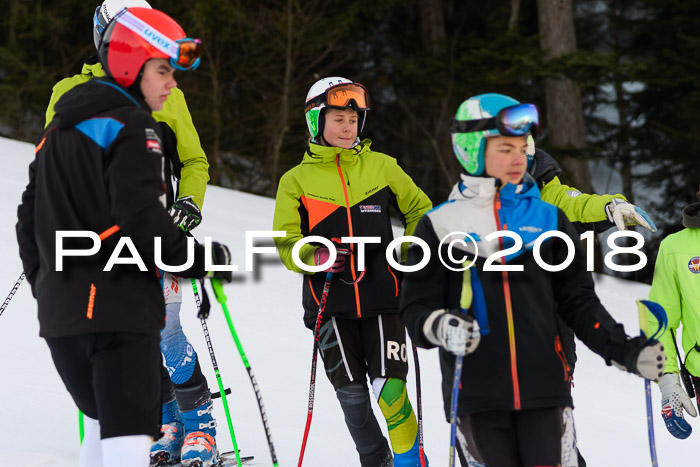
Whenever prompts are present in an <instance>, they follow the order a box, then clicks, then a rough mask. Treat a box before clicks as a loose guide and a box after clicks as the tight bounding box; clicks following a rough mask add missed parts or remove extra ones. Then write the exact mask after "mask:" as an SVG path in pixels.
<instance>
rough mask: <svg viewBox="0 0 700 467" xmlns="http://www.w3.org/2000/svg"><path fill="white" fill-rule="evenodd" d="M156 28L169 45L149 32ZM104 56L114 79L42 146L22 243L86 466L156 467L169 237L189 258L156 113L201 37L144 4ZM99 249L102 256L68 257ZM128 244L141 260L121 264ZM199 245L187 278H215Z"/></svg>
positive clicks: (22, 212)
mask: <svg viewBox="0 0 700 467" xmlns="http://www.w3.org/2000/svg"><path fill="white" fill-rule="evenodd" d="M153 29H155V30H158V31H159V32H160V36H159V37H158V38H157V39H158V41H159V42H158V41H157V40H156V39H155V38H152V36H149V35H147V34H145V31H146V30H153ZM163 43H166V44H168V48H164V47H160V48H159V47H157V46H158V45H161V44H163ZM161 50H167V52H168V53H164V52H163V51H161ZM98 54H99V56H100V60H101V61H102V63H105V64H108V66H106V67H105V72H106V77H104V78H100V79H94V80H90V81H88V82H87V83H85V84H84V85H82V86H79V87H76V88H75V89H72V90H70V91H68V92H66V93H65V94H64V95H63V96H62V97H61V98H60V99H59V101H58V102H57V103H56V107H55V110H56V114H55V117H54V118H53V119H52V121H51V123H50V124H49V126H48V128H47V129H46V131H45V132H44V134H43V136H42V138H41V140H40V141H39V143H38V145H37V147H36V158H35V160H34V161H33V162H32V164H31V165H30V171H29V172H30V180H29V184H28V185H27V189H26V190H25V192H24V194H23V196H22V204H21V205H20V206H19V208H18V219H19V220H18V223H17V237H18V243H19V246H20V256H21V258H22V262H23V265H24V270H25V273H26V276H27V279H28V281H29V283H30V284H31V287H32V293H33V294H34V296H35V297H36V298H37V301H38V310H39V324H40V335H41V336H42V337H44V338H45V339H46V342H47V345H48V346H49V349H50V350H51V355H52V358H53V360H54V363H55V366H56V369H57V371H58V373H59V375H60V376H61V378H62V380H63V382H64V384H65V385H66V388H67V389H68V391H69V393H70V394H71V396H72V397H73V400H74V401H75V403H76V405H77V406H78V408H79V409H80V410H81V411H82V412H83V413H84V414H85V437H84V440H83V445H82V448H81V455H80V465H81V467H88V466H90V467H94V466H102V465H104V466H122V465H129V466H146V465H148V464H149V462H150V461H149V451H150V446H151V443H152V440H153V438H154V437H157V436H158V435H159V428H160V412H161V408H160V407H161V396H160V390H161V387H160V385H161V383H160V374H159V367H160V366H161V352H160V348H159V341H160V335H159V332H160V329H162V328H163V325H164V318H165V313H164V308H165V304H164V300H163V293H162V289H161V284H160V278H159V276H158V270H157V269H156V266H155V258H154V254H155V241H156V239H160V243H161V245H162V248H161V249H162V254H161V255H160V256H161V258H162V261H163V262H164V263H165V264H169V265H180V264H184V263H185V261H186V260H187V247H186V242H187V239H186V235H185V233H184V232H182V231H181V230H180V229H178V228H177V227H175V226H174V225H173V223H172V219H171V218H170V216H169V215H168V212H167V211H166V209H165V206H166V203H165V198H166V193H165V183H166V178H165V174H164V169H163V167H164V162H165V161H164V156H163V150H162V147H163V142H162V135H161V132H160V128H159V127H158V126H157V125H156V123H155V121H154V120H153V118H152V117H151V112H152V111H156V110H160V109H161V108H162V106H163V104H164V102H165V101H166V100H167V99H168V96H169V94H171V92H172V90H173V89H175V86H177V83H176V81H175V79H174V78H173V72H174V70H175V68H177V69H180V70H187V69H192V68H194V67H195V66H196V63H197V60H198V59H199V56H200V54H201V43H200V41H199V40H198V39H190V38H187V37H186V35H185V33H184V31H183V30H182V28H181V27H180V26H179V25H178V24H177V23H176V22H175V21H174V20H173V19H172V18H170V17H169V16H167V15H166V14H165V13H162V12H160V11H157V10H152V9H146V8H131V9H128V10H123V11H122V12H120V13H119V14H118V15H117V16H116V17H115V18H114V20H113V21H112V22H111V23H110V24H109V26H108V27H107V28H106V30H105V31H104V37H103V39H102V41H101V43H100V47H99V49H98ZM63 231H68V232H71V231H91V232H94V233H95V234H98V233H99V242H98V241H97V240H95V241H94V242H93V241H89V240H88V239H85V238H71V237H70V236H69V237H68V238H67V239H65V240H63V241H61V240H60V239H59V240H56V238H57V234H58V232H63ZM55 242H56V243H55ZM58 242H63V243H64V245H60V244H59V243H58ZM93 243H95V244H96V245H95V247H96V248H95V250H96V252H94V253H93V254H92V255H90V256H84V255H85V254H86V252H85V251H82V252H81V253H82V254H81V255H79V256H78V257H69V258H66V259H65V260H63V261H62V264H61V263H60V262H59V261H58V259H57V258H56V255H57V253H60V251H62V250H65V249H70V250H73V249H77V250H87V249H89V248H90V247H91V246H92V244H93ZM124 246H129V250H130V255H129V256H131V258H121V260H120V261H114V260H113V259H112V256H115V257H116V256H123V254H121V255H120V254H119V253H120V252H121V251H122V249H123V247H124ZM134 247H135V248H134ZM70 250H69V251H70ZM194 252H195V258H194V263H193V265H192V266H191V267H190V268H189V269H186V270H185V271H182V272H181V273H180V274H181V275H182V276H184V277H202V276H204V274H205V271H204V263H205V261H204V255H205V251H204V248H203V247H201V246H199V245H197V246H195V249H194ZM91 253H92V252H91ZM125 259H127V260H128V261H126V262H125V261H124V260H125ZM213 259H214V261H215V262H216V263H217V264H228V263H229V261H230V254H229V253H228V250H227V249H226V247H225V246H223V245H220V244H214V247H213ZM114 263H116V264H114ZM221 277H222V279H224V280H228V276H227V275H221Z"/></svg>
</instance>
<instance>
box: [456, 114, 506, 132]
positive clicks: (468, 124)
mask: <svg viewBox="0 0 700 467" xmlns="http://www.w3.org/2000/svg"><path fill="white" fill-rule="evenodd" d="M495 129H497V126H496V118H495V117H491V118H481V119H479V120H453V122H452V128H451V132H452V133H473V132H475V131H486V130H495Z"/></svg>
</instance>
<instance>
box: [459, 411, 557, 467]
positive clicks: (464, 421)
mask: <svg viewBox="0 0 700 467" xmlns="http://www.w3.org/2000/svg"><path fill="white" fill-rule="evenodd" d="M459 430H460V432H461V433H462V435H464V437H465V439H466V440H467V446H468V449H469V452H470V453H471V454H472V456H473V457H474V458H475V459H476V460H477V461H479V462H481V463H483V464H485V465H486V466H487V467H491V466H493V467H532V466H538V467H545V466H558V465H560V464H561V459H562V453H561V443H562V440H561V438H562V434H563V426H562V408H561V407H552V408H546V409H536V410H520V411H516V412H483V413H478V414H472V415H468V416H465V417H460V419H459Z"/></svg>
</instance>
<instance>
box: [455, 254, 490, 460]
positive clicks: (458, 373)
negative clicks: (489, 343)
mask: <svg viewBox="0 0 700 467" xmlns="http://www.w3.org/2000/svg"><path fill="white" fill-rule="evenodd" d="M472 264H473V262H472V261H471V260H466V261H465V262H464V263H462V265H463V266H464V267H466V268H467V269H465V270H464V273H463V274H462V295H461V296H460V299H459V306H460V309H461V311H462V313H464V314H466V313H467V311H469V310H472V312H473V313H474V316H475V318H476V324H477V325H478V328H479V331H477V332H480V333H481V335H482V336H486V335H488V334H489V327H488V318H487V316H486V297H485V296H484V289H483V287H482V286H481V282H480V281H479V276H478V275H477V274H476V273H474V274H472V273H471V269H469V267H470V266H471V265H472ZM482 325H483V326H484V327H483V328H482ZM462 360H463V357H462V356H461V355H458V356H457V357H456V359H455V370H454V375H453V376H454V377H453V378H452V400H451V401H450V457H449V459H450V462H449V465H450V467H454V466H455V465H456V464H455V446H456V444H457V403H458V401H459V390H460V383H461V381H462Z"/></svg>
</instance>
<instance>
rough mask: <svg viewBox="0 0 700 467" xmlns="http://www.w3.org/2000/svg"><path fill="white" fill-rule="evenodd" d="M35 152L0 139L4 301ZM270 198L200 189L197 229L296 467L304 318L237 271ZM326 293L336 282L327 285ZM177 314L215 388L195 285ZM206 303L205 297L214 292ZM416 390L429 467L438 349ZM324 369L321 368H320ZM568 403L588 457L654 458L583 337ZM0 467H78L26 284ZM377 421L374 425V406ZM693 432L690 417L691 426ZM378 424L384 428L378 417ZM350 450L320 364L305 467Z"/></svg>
mask: <svg viewBox="0 0 700 467" xmlns="http://www.w3.org/2000/svg"><path fill="white" fill-rule="evenodd" d="M32 158H33V146H32V145H29V144H26V143H20V142H16V141H12V140H8V139H4V138H0V161H1V162H2V165H1V166H2V171H1V172H0V199H2V200H3V202H2V203H0V219H2V222H0V257H1V258H2V266H3V267H2V268H0V302H1V301H3V300H4V299H5V297H6V294H7V293H9V291H10V289H11V288H12V286H13V285H14V283H15V281H16V280H17V278H18V276H19V275H20V273H21V270H22V266H21V263H20V260H19V255H18V252H17V243H16V240H15V233H14V225H15V222H16V206H17V205H18V204H19V201H20V196H21V193H22V191H23V190H24V187H25V185H26V183H27V178H28V176H27V166H28V165H29V163H30V162H31V160H32ZM273 209H274V201H273V200H271V199H268V198H263V197H259V196H254V195H250V194H246V193H241V192H236V191H231V190H226V189H222V188H219V187H214V186H212V187H209V189H208V191H207V197H206V203H205V207H204V213H203V214H204V222H203V223H202V225H201V226H200V227H199V228H197V230H196V231H195V233H196V236H197V237H198V238H200V239H203V237H204V236H211V237H213V238H214V239H216V240H218V241H222V242H224V243H226V244H227V245H228V246H229V247H230V248H231V252H232V254H233V257H234V263H236V264H238V265H239V268H240V270H241V271H242V272H240V273H237V274H235V281H234V282H233V283H231V284H229V285H227V286H226V288H225V290H226V293H227V295H228V306H229V310H230V311H231V314H232V318H233V322H234V324H235V326H236V330H237V331H238V334H239V337H240V339H241V342H242V344H243V347H244V349H245V351H246V353H247V356H248V359H249V361H250V363H251V366H252V369H253V371H254V373H255V376H256V378H257V380H258V384H259V386H260V389H261V391H262V395H263V400H264V403H265V408H266V410H267V415H268V418H269V422H270V427H271V430H272V436H273V440H274V443H275V447H276V450H277V456H278V459H279V464H280V465H282V466H291V465H296V462H297V458H298V454H299V447H300V443H301V438H302V434H303V431H304V423H305V420H306V409H307V397H308V388H309V371H310V362H311V349H312V337H311V334H310V332H309V331H307V330H306V329H305V328H304V326H303V324H302V321H301V316H302V310H301V282H300V281H301V279H300V277H299V276H298V275H296V274H295V273H292V272H289V271H287V270H286V269H285V268H284V267H283V266H282V265H281V263H280V262H279V260H278V259H277V258H276V255H270V254H268V255H265V256H264V260H263V261H261V262H260V263H259V264H258V265H257V267H256V270H255V272H243V271H244V269H245V267H244V264H245V252H244V249H245V231H246V230H271V224H272V213H273ZM596 283H597V290H598V293H599V295H600V297H601V299H602V301H603V303H604V304H605V306H606V307H607V308H608V309H609V310H610V311H611V313H612V314H613V316H615V318H616V319H618V320H620V321H622V322H623V323H624V324H625V327H626V328H627V329H628V331H629V332H633V333H634V332H637V329H638V325H637V312H636V305H635V302H634V301H635V299H637V298H646V296H647V293H648V290H649V287H648V286H647V285H644V284H639V283H634V282H629V281H623V280H618V279H615V278H611V277H607V276H598V277H596ZM331 293H332V290H331ZM184 297H185V302H184V304H183V308H182V310H183V311H182V322H183V326H184V328H185V332H186V333H187V335H188V337H189V339H190V340H191V341H192V343H193V345H194V347H195V349H197V350H198V352H199V358H200V361H201V363H202V369H203V371H204V372H205V374H206V375H207V378H208V380H209V385H210V387H211V388H212V390H216V386H217V384H216V381H215V377H214V372H213V369H212V364H211V360H210V358H209V356H208V353H207V350H206V345H205V342H204V337H203V333H202V330H201V324H200V323H199V321H198V320H197V318H196V312H195V309H194V300H193V297H192V293H190V292H189V291H188V290H186V291H185V293H184ZM210 297H211V298H212V300H213V294H212V293H211V292H210ZM212 306H213V308H212V309H213V312H212V315H211V317H210V318H209V320H208V323H207V324H208V327H209V331H210V333H211V339H212V342H213V346H214V349H215V352H216V359H217V363H218V365H219V369H220V374H221V377H222V379H223V381H224V384H225V385H226V387H230V388H231V389H232V391H233V394H232V395H231V396H229V399H228V401H229V406H230V407H231V411H232V419H233V423H234V429H235V433H236V438H237V441H238V445H239V447H240V448H241V449H242V452H243V454H245V455H250V454H252V455H255V463H254V465H260V466H263V465H266V466H269V465H271V464H272V462H271V461H270V456H269V451H268V448H267V442H266V439H265V434H264V431H263V428H262V424H261V421H260V416H259V414H258V407H257V404H256V402H255V396H254V393H253V390H252V388H251V384H250V381H249V379H248V376H247V373H246V371H245V368H244V366H243V364H242V362H241V359H240V357H239V355H238V352H237V351H236V348H235V346H234V343H233V340H232V338H231V335H230V334H229V331H228V328H227V325H226V321H225V319H224V317H223V314H222V313H221V312H220V311H219V310H218V308H217V306H218V304H217V303H216V302H215V301H214V303H213V305H212ZM419 353H420V363H421V371H422V384H423V387H422V389H423V418H424V431H425V446H426V452H427V454H428V457H429V459H430V461H431V465H432V466H434V467H435V466H443V465H446V464H447V454H448V445H449V426H448V424H447V423H446V422H445V421H444V416H443V412H442V400H441V394H440V387H439V386H440V379H441V377H440V371H439V367H438V360H437V352H436V351H435V350H431V351H424V350H420V351H419ZM409 362H410V365H411V371H410V373H409V383H408V387H409V391H410V392H409V394H410V397H411V401H412V403H413V404H414V407H415V403H416V398H415V379H414V374H413V363H412V360H411V359H410V358H409ZM319 366H320V365H319ZM574 383H575V387H574V400H575V403H576V410H575V411H574V415H575V418H576V424H577V431H578V438H579V446H580V449H581V452H582V453H583V455H584V457H585V458H586V460H587V461H588V465H589V466H592V467H604V466H616V467H619V466H643V465H650V460H649V448H648V441H647V428H646V416H645V403H644V389H643V387H644V384H643V382H642V380H641V379H639V378H637V377H635V376H632V375H628V374H625V373H622V372H621V371H619V370H617V369H615V368H610V367H606V366H605V363H604V362H603V360H602V359H601V358H600V357H598V356H597V355H594V354H593V353H592V352H590V351H589V350H588V349H587V348H585V347H584V346H583V344H581V343H579V362H578V364H577V365H576V374H575V380H574ZM652 391H653V396H654V421H655V428H656V437H657V448H658V453H659V464H660V465H662V466H674V467H685V466H691V465H697V461H695V462H693V461H692V459H693V458H697V457H696V456H697V450H696V449H697V448H696V445H697V443H696V442H695V441H693V440H692V439H693V438H695V439H696V438H697V436H700V435H699V434H697V433H696V434H694V435H692V438H691V440H690V441H685V442H683V441H679V440H676V439H675V438H673V437H672V436H671V435H670V434H668V433H667V432H666V429H665V428H664V426H663V422H662V421H661V419H660V416H659V414H658V412H659V393H658V389H657V388H656V387H655V385H654V387H653V388H652ZM0 401H2V402H0V420H1V422H0V466H16V465H22V466H24V467H29V466H72V465H77V462H78V460H77V459H78V453H79V442H78V422H77V421H78V418H77V409H76V408H75V406H74V404H73V402H72V400H71V398H70V396H69V395H68V393H67V391H66V390H65V388H64V386H63V384H62V382H61V380H60V378H59V377H58V375H57V373H56V371H55V369H54V366H53V363H52V361H51V358H50V355H49V352H48V348H47V346H46V344H45V343H44V342H43V340H42V339H40V338H39V337H38V323H37V319H36V302H35V301H34V299H33V298H32V296H31V293H30V290H29V287H28V286H27V284H22V286H21V287H20V288H19V290H18V292H17V294H16V295H15V297H14V299H13V300H12V302H11V303H10V305H9V306H8V308H7V309H6V310H5V312H4V313H3V315H2V316H0ZM215 407H216V412H215V415H216V417H217V419H218V421H219V427H218V437H217V439H218V443H219V446H220V448H221V449H223V450H228V449H230V448H231V440H230V435H229V433H228V428H227V427H226V418H225V415H224V411H223V406H222V404H221V403H220V402H217V403H215ZM375 412H376V413H377V416H378V417H379V420H380V421H381V420H383V418H382V416H381V413H380V412H379V409H378V407H376V404H375ZM691 423H692V424H693V425H694V427H695V428H696V429H700V428H699V427H700V423H698V422H697V420H692V421H691ZM380 424H382V425H383V422H381V423H380ZM358 463H359V462H358V460H357V455H356V452H355V450H354V446H353V443H352V440H351V439H350V436H349V435H348V433H347V429H346V428H345V424H344V422H343V416H342V412H341V410H340V407H339V405H338V403H337V401H336V399H335V395H334V393H333V391H332V387H331V385H330V383H329V382H328V381H327V380H326V378H325V375H324V374H323V372H322V370H321V371H320V372H319V373H318V378H317V387H316V403H315V408H314V417H313V423H312V426H311V434H310V437H309V442H308V445H307V449H306V455H305V461H304V465H306V466H327V465H330V464H333V465H335V466H337V467H345V466H357V465H358Z"/></svg>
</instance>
